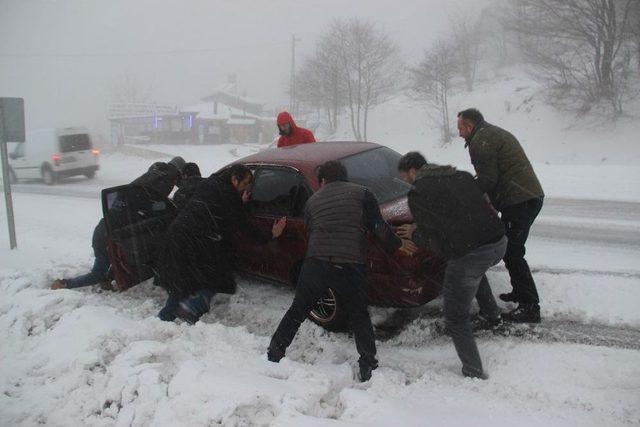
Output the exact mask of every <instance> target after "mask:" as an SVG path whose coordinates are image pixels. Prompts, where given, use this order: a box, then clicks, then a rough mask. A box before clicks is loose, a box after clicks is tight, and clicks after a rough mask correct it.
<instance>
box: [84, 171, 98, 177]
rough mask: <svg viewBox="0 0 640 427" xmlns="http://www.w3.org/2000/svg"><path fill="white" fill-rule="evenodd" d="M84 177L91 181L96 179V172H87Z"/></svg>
mask: <svg viewBox="0 0 640 427" xmlns="http://www.w3.org/2000/svg"><path fill="white" fill-rule="evenodd" d="M84 176H86V177H87V178H89V179H93V178H95V177H96V171H87V172H85V173H84Z"/></svg>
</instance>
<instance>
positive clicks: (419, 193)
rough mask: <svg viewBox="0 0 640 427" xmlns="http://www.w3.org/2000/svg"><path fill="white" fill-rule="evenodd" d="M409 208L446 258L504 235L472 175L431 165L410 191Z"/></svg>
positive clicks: (464, 252) (446, 167)
mask: <svg viewBox="0 0 640 427" xmlns="http://www.w3.org/2000/svg"><path fill="white" fill-rule="evenodd" d="M409 207H410V208H411V212H412V214H413V215H414V216H415V219H416V223H417V224H418V226H419V230H420V232H421V233H424V234H425V236H424V237H425V238H429V239H431V241H432V242H433V243H434V244H435V246H436V248H437V249H439V251H440V252H442V254H443V255H444V256H446V257H447V258H455V257H458V256H461V255H464V254H466V253H468V252H469V251H471V250H473V249H475V248H477V247H479V246H481V245H483V244H486V243H489V242H492V241H495V240H497V239H499V238H500V237H502V236H503V235H504V228H503V226H502V223H501V222H500V220H499V219H498V217H497V215H495V214H494V213H493V212H492V210H491V208H490V206H489V204H488V203H487V201H486V200H485V199H484V197H483V195H482V192H481V191H480V190H479V189H478V187H477V185H476V183H475V180H474V179H473V177H472V176H471V174H469V173H467V172H462V171H458V170H456V169H455V168H454V167H451V166H439V165H434V164H428V165H426V166H424V167H423V168H422V169H420V171H419V173H418V177H417V179H416V181H415V183H414V189H413V190H412V191H410V192H409Z"/></svg>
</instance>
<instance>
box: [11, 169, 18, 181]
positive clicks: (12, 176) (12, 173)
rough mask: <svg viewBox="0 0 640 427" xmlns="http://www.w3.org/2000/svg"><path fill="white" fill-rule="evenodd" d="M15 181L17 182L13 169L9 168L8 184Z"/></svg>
mask: <svg viewBox="0 0 640 427" xmlns="http://www.w3.org/2000/svg"><path fill="white" fill-rule="evenodd" d="M16 182H18V177H17V176H16V173H15V172H14V171H13V169H11V168H9V184H15V183H16Z"/></svg>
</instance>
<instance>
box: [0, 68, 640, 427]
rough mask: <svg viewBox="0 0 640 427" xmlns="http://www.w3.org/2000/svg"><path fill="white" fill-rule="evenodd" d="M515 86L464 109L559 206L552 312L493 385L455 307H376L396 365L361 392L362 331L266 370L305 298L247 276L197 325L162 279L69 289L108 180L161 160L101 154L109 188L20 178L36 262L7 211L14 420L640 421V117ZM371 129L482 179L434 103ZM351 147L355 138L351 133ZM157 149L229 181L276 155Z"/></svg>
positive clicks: (502, 285) (485, 340) (1, 314)
mask: <svg viewBox="0 0 640 427" xmlns="http://www.w3.org/2000/svg"><path fill="white" fill-rule="evenodd" d="M512 75H515V76H516V77H505V76H493V77H492V79H493V81H494V83H492V84H489V83H488V82H486V81H485V82H482V81H481V82H479V84H478V86H477V89H476V91H474V92H473V93H471V94H458V95H456V96H454V98H453V99H452V102H451V105H452V106H454V108H452V111H457V110H459V109H462V108H465V107H468V106H472V105H473V106H476V107H478V108H480V109H481V110H482V111H483V112H484V113H485V116H486V118H487V120H488V121H490V122H493V123H495V124H497V125H500V126H503V127H505V128H507V129H509V130H511V131H512V132H514V134H516V136H518V138H519V139H520V140H521V141H522V143H523V145H524V147H525V150H526V151H527V153H528V154H529V156H530V158H531V160H532V162H533V163H534V167H535V169H536V172H537V173H538V175H539V177H540V179H541V181H542V183H543V186H544V188H545V191H546V193H547V198H548V201H547V202H548V203H547V205H546V209H547V211H546V213H545V210H544V209H543V211H542V213H541V216H540V218H539V220H538V221H537V223H536V226H534V229H533V230H532V237H531V238H530V242H529V244H528V246H527V249H528V254H527V258H528V260H529V262H530V264H531V267H532V269H533V271H534V275H535V278H536V281H537V284H538V287H539V293H540V296H541V299H542V301H543V304H542V314H543V318H544V321H543V323H542V324H541V325H540V326H537V327H534V328H528V327H524V328H517V329H515V330H513V331H510V334H509V335H493V334H486V333H485V334H479V336H478V343H479V346H480V351H481V354H482V357H483V361H484V364H485V367H486V370H487V371H488V373H489V375H490V379H489V380H488V381H478V380H470V379H464V378H463V377H462V376H461V375H460V364H459V361H458V359H457V357H456V355H455V351H454V349H453V345H452V344H451V342H450V340H449V339H448V338H447V337H446V336H444V335H443V334H442V333H441V328H440V326H439V322H440V321H441V320H440V319H441V302H440V301H439V300H436V301H433V302H431V303H429V304H427V305H426V306H424V307H421V308H417V309H412V310H395V309H382V308H372V309H371V312H372V315H373V319H374V324H375V325H376V333H377V336H378V349H379V359H380V368H379V369H378V370H377V371H375V373H374V376H373V379H372V380H371V381H370V382H368V383H365V384H360V383H359V382H358V381H357V380H356V379H355V377H354V372H355V368H356V364H355V361H356V358H357V355H356V351H355V346H354V344H353V342H352V338H351V337H349V336H348V335H346V334H331V333H327V332H325V331H323V330H322V329H320V328H319V327H317V326H315V325H313V324H311V323H310V322H306V323H305V324H304V325H303V326H302V328H301V330H300V333H299V334H298V336H297V337H296V339H295V341H294V343H293V345H292V346H291V348H290V350H289V353H288V357H287V358H285V359H284V360H283V361H282V362H281V363H280V364H278V365H276V364H272V363H269V362H268V361H267V360H266V357H265V351H266V346H267V343H268V340H269V336H270V334H271V333H272V332H273V331H274V330H275V327H276V325H277V323H278V321H279V320H280V318H281V316H282V315H283V314H284V311H285V310H286V308H287V307H288V305H289V304H290V302H291V299H292V296H293V294H292V291H291V289H289V288H286V287H280V286H275V285H272V284H267V283H262V282H259V281H255V280H248V279H242V280H241V281H240V282H239V283H240V286H239V291H238V293H237V294H235V295H233V296H224V297H216V298H215V306H214V308H213V309H212V312H211V313H209V314H208V315H206V316H205V317H204V318H203V321H202V322H200V323H198V324H197V325H195V326H191V327H190V326H187V325H185V324H180V323H164V322H161V321H159V320H158V319H156V318H155V315H156V313H157V311H158V310H159V309H160V307H161V306H162V303H163V299H164V294H163V292H162V291H161V290H159V289H156V288H154V287H153V286H152V285H151V284H150V283H144V284H142V285H139V286H137V287H135V288H133V289H131V290H129V291H127V292H125V293H118V294H115V293H109V292H100V291H98V290H96V289H82V290H76V291H71V290H64V291H51V290H49V289H48V286H49V284H50V282H51V281H52V280H53V279H55V278H58V277H64V276H70V275H74V274H78V273H81V272H84V271H86V270H87V269H89V268H90V266H91V261H92V253H91V248H90V238H91V233H92V230H93V227H94V225H95V223H96V222H97V219H98V217H99V216H100V214H101V208H100V205H99V200H98V192H99V189H101V188H104V187H109V186H113V185H118V184H123V183H126V182H129V181H131V180H132V179H133V178H135V177H136V176H139V175H140V174H141V173H142V172H144V171H145V170H146V168H147V167H148V166H149V164H150V163H151V162H152V161H153V159H150V158H148V157H145V158H143V157H139V156H134V155H130V154H125V153H117V152H116V153H110V154H105V155H103V156H101V170H100V171H99V173H98V175H97V177H96V179H95V180H86V179H84V178H70V179H67V180H64V182H63V183H62V184H61V185H59V186H55V187H53V188H51V187H46V186H43V185H41V184H38V183H27V184H20V185H19V186H17V187H16V191H15V193H14V204H15V210H16V224H17V231H18V244H19V250H17V251H9V250H8V249H6V248H7V247H8V242H7V240H8V239H7V233H6V225H5V224H6V217H5V211H4V204H3V201H2V202H1V204H0V295H2V298H0V342H1V343H2V344H1V351H0V425H2V426H5V425H7V426H13V425H24V426H31V425H35V424H46V425H52V426H68V425H74V424H75V425H92V426H93V425H95V426H103V425H104V426H107V425H108V426H111V425H116V426H129V425H133V426H146V425H157V426H168V425H185V426H205V425H224V426H249V425H278V426H300V425H305V426H306V425H309V426H320V425H322V426H325V425H326V426H334V425H335V426H337V425H361V424H367V425H376V426H377V425H380V426H387V425H407V426H423V425H447V426H448V425H455V426H459V425H460V426H463V425H491V426H502V425H504V426H513V425H531V426H533V425H545V426H546V425H550V426H555V425H567V426H569V425H593V426H610V425H638V424H640V310H638V302H639V301H640V267H639V266H638V265H639V264H638V260H639V259H640V242H634V241H633V240H634V237H635V236H637V235H638V230H640V220H639V219H638V215H637V212H635V210H637V204H627V205H625V204H621V203H619V202H621V201H628V202H639V201H640V168H638V167H637V164H638V161H640V146H639V145H638V144H637V137H636V135H638V134H640V121H639V120H638V113H639V112H640V106H631V109H630V111H631V113H630V117H624V118H621V119H619V120H617V121H615V122H613V121H607V120H606V117H602V118H599V117H598V116H597V115H595V114H591V115H589V116H587V117H571V115H569V114H566V113H558V112H557V111H556V110H554V109H553V108H552V107H549V106H547V105H545V104H544V102H543V101H542V99H541V95H539V93H538V91H537V88H536V85H535V84H534V83H532V81H531V80H529V79H527V78H525V77H523V76H519V75H518V73H512ZM518 76H519V77H518ZM633 114H635V116H633ZM343 122H344V121H343ZM344 123H346V122H344ZM370 123H371V129H370V131H369V135H370V139H371V140H374V141H376V142H380V143H382V144H385V145H388V146H390V147H392V148H394V149H396V150H397V151H399V152H406V151H409V150H419V151H422V152H423V153H424V154H425V155H426V156H427V157H428V158H429V159H431V160H432V161H435V162H440V163H452V164H455V165H456V166H458V167H460V168H464V169H470V165H469V160H468V154H467V153H466V151H465V150H464V143H463V141H462V140H460V139H457V140H456V141H455V142H454V143H453V144H452V145H450V146H448V147H441V146H440V144H439V143H438V141H437V139H438V130H437V129H436V128H434V127H432V126H431V125H429V123H428V121H427V118H426V114H425V112H424V110H423V109H422V108H421V107H419V106H416V105H412V104H407V102H406V100H402V99H395V100H392V101H391V102H389V103H388V104H386V105H385V106H384V107H382V108H380V109H378V110H376V111H374V112H373V114H372V117H371V120H370ZM319 137H323V135H321V134H320V135H319ZM332 139H335V140H340V139H350V138H349V137H348V134H347V130H346V129H343V130H341V133H340V132H339V133H338V134H337V135H334V136H332ZM147 148H150V149H153V150H155V151H158V152H162V153H166V155H167V157H166V158H168V157H169V156H173V155H181V156H183V157H184V158H185V159H187V160H188V161H196V162H197V163H198V164H199V165H200V167H201V169H202V171H203V174H209V173H211V172H213V171H215V170H217V169H218V168H220V167H221V166H223V165H224V164H226V163H228V162H230V161H232V160H235V159H237V158H239V157H242V156H244V155H247V154H250V153H252V152H255V151H257V150H259V149H261V148H263V147H261V146H258V145H247V146H237V145H236V146H234V145H222V146H215V147H211V146H205V147H196V146H165V145H156V146H148V147H147ZM29 192H31V193H34V192H35V193H45V194H28V193H29ZM561 198H568V199H586V200H601V201H604V200H609V201H617V202H615V203H612V204H610V205H602V204H600V202H593V203H591V202H589V203H585V202H584V200H583V201H580V200H577V201H576V202H575V203H576V206H577V207H576V208H574V207H573V203H572V202H571V201H566V200H562V199H561ZM602 203H604V202H602ZM580 206H581V209H582V211H580V212H578V211H577V210H576V209H578V207H580ZM591 206H593V209H594V212H593V213H591V212H586V211H585V209H589V208H590V207H591ZM627 211H628V212H627ZM629 212H630V213H629ZM554 227H556V228H554ZM554 230H559V231H561V232H558V233H557V235H556V234H554ZM567 230H573V231H567ZM608 232H610V233H611V235H612V236H613V237H611V238H609V239H602V240H600V239H599V237H598V236H602V233H605V234H606V233H608ZM590 234H593V236H592V237H590ZM625 234H626V235H627V237H629V236H630V238H626V239H625V238H617V237H616V236H620V235H625ZM489 279H490V281H491V283H492V286H493V288H494V292H495V293H500V292H503V291H505V290H507V289H508V288H509V285H508V276H507V273H506V271H505V270H504V267H501V266H498V267H497V268H494V269H492V270H491V271H490V272H489ZM504 308H505V309H507V308H509V307H508V306H505V307H504Z"/></svg>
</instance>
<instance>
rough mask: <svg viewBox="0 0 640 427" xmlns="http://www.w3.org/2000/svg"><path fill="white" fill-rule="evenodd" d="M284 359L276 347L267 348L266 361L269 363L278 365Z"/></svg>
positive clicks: (282, 353)
mask: <svg viewBox="0 0 640 427" xmlns="http://www.w3.org/2000/svg"><path fill="white" fill-rule="evenodd" d="M283 357H284V351H282V350H280V349H279V348H276V347H269V348H268V349H267V359H268V360H269V362H273V363H279V362H280V360H282V358H283Z"/></svg>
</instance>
